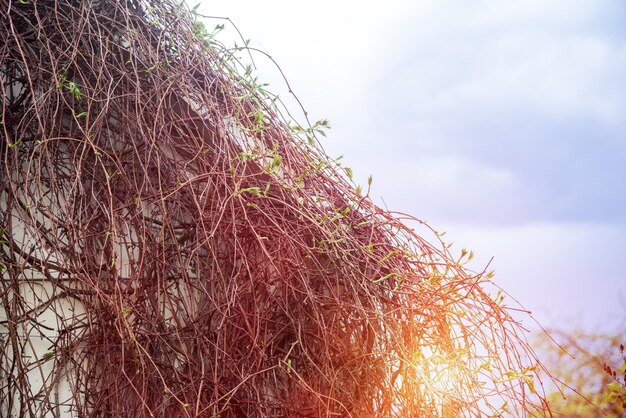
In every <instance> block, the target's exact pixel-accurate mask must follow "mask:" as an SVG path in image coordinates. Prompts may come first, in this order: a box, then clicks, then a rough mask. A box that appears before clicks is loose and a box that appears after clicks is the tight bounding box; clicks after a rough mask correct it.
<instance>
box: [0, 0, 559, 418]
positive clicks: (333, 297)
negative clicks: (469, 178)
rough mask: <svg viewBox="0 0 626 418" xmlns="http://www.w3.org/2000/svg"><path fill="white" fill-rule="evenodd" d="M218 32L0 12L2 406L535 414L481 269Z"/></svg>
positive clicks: (52, 12)
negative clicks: (364, 173)
mask: <svg viewBox="0 0 626 418" xmlns="http://www.w3.org/2000/svg"><path fill="white" fill-rule="evenodd" d="M222 29H223V25H221V24H220V25H217V26H216V27H215V29H214V30H208V29H207V26H206V25H205V23H204V22H203V21H202V19H200V17H199V16H198V15H197V13H195V10H189V9H188V8H187V7H186V6H185V5H181V4H180V3H179V2H178V1H173V0H163V1H156V0H101V1H79V0H40V1H36V2H35V1H32V2H31V1H25V2H15V1H10V0H3V1H2V2H1V3H0V74H1V77H2V82H3V84H4V88H3V89H2V90H1V91H2V93H1V94H2V96H0V98H1V103H2V109H1V112H2V116H1V118H2V128H1V129H2V133H1V135H2V136H0V161H1V167H0V169H1V175H0V205H1V208H2V211H0V213H1V214H2V217H1V222H2V224H1V225H0V226H1V227H2V230H3V231H4V234H3V238H2V243H1V244H0V264H1V265H2V266H3V268H4V271H3V275H2V281H0V303H1V306H2V310H1V313H2V315H3V317H2V318H0V324H1V325H2V327H4V329H3V336H2V339H1V340H0V343H1V344H2V349H1V350H0V379H1V381H0V414H3V415H11V414H12V415H14V416H41V415H45V414H46V413H56V411H59V410H60V409H63V410H64V411H69V413H71V414H72V415H75V416H133V417H148V416H151V417H152V416H159V417H160V416H163V417H170V416H176V417H178V416H223V417H249V416H258V417H270V416H290V417H297V416H302V417H303V416H309V417H318V416H352V417H372V416H385V417H386V416H399V417H411V416H416V417H417V416H419V417H435V416H441V415H442V414H445V415H451V416H484V415H502V414H505V413H508V414H513V415H515V416H523V415H530V414H533V415H547V414H549V411H547V410H545V404H544V403H543V399H542V397H541V393H537V389H538V388H540V387H541V386H540V385H538V383H539V377H540V370H541V365H540V364H538V363H537V361H536V358H535V357H534V356H533V352H532V350H531V349H530V348H529V346H528V345H527V343H526V341H525V339H524V333H523V330H522V329H521V328H520V326H519V325H518V323H517V322H516V321H515V319H514V318H513V317H512V315H511V311H510V309H509V308H508V307H507V306H506V304H505V303H503V300H502V298H501V297H500V295H497V296H495V297H493V296H492V295H491V293H490V292H491V291H490V289H493V287H492V284H491V275H490V274H489V273H487V272H473V271H470V270H468V269H467V268H466V266H465V263H466V262H467V260H468V259H469V258H470V257H471V253H468V252H463V253H462V254H461V257H459V256H456V255H454V254H452V252H451V251H450V247H449V246H447V245H445V244H444V243H443V242H442V241H441V240H440V236H439V235H438V234H436V233H434V231H433V230H431V229H430V228H429V227H428V226H426V225H424V224H423V223H421V222H420V221H419V220H417V219H414V218H411V217H408V216H407V217H402V218H401V217H399V216H398V215H395V214H393V213H390V212H388V211H386V210H383V209H381V208H379V207H377V206H376V205H374V204H373V203H372V201H371V200H370V199H369V196H368V193H365V194H364V193H363V190H362V189H361V188H358V187H357V186H356V185H355V184H354V183H353V182H352V180H351V177H352V171H351V170H350V169H349V168H347V167H342V166H341V164H340V163H339V161H338V160H333V159H331V158H329V157H328V156H327V155H326V154H325V153H324V151H323V149H322V148H321V146H320V145H319V141H318V137H319V136H323V134H324V133H325V131H326V129H327V128H329V123H328V122H327V121H325V120H321V121H318V122H313V123H310V122H309V121H308V120H307V119H306V113H304V121H302V122H296V121H295V120H294V118H292V117H291V116H289V115H290V111H289V110H287V109H284V108H283V107H282V105H281V102H280V100H279V99H278V97H276V96H275V95H272V94H271V93H270V92H268V91H267V89H266V87H267V86H266V85H265V84H263V83H260V82H259V81H258V80H257V78H256V77H255V76H254V70H253V68H252V67H251V66H250V65H249V64H247V63H246V62H244V61H243V59H242V58H241V57H240V56H239V54H240V53H244V52H246V51H251V50H252V48H250V47H249V42H248V41H244V42H243V46H236V47H234V48H229V47H225V46H223V45H222V44H221V43H220V42H219V41H218V40H217V37H216V35H217V34H218V33H219V32H220V31H221V30H222ZM370 185H371V181H369V182H368V191H369V186H370ZM415 227H420V228H421V229H420V232H421V233H423V235H424V236H422V235H420V234H418V233H417V232H416V231H415V229H414V228H415ZM35 340H39V341H45V349H43V350H39V349H37V348H36V346H35V344H34V343H33V341H35Z"/></svg>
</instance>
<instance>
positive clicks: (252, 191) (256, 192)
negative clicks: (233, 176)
mask: <svg viewBox="0 0 626 418" xmlns="http://www.w3.org/2000/svg"><path fill="white" fill-rule="evenodd" d="M243 193H249V194H251V195H254V196H260V195H261V189H260V188H259V187H256V186H255V187H246V188H244V189H239V190H238V191H237V194H238V195H240V194H243Z"/></svg>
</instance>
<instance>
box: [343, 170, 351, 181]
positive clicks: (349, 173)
mask: <svg viewBox="0 0 626 418" xmlns="http://www.w3.org/2000/svg"><path fill="white" fill-rule="evenodd" d="M344 170H345V171H346V174H347V175H348V178H349V179H350V180H352V169H351V168H350V167H345V168H344Z"/></svg>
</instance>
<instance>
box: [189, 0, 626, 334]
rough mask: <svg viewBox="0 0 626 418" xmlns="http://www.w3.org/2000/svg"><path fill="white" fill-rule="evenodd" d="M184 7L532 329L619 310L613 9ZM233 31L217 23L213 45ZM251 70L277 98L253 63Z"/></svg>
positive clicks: (619, 107)
mask: <svg viewBox="0 0 626 418" xmlns="http://www.w3.org/2000/svg"><path fill="white" fill-rule="evenodd" d="M220 3H221V4H220ZM199 10H200V11H201V12H202V13H204V14H207V15H212V16H222V17H229V18H230V19H231V20H232V21H233V22H234V23H235V24H236V25H237V27H238V28H239V30H240V31H241V32H242V33H243V35H244V37H245V38H250V39H251V40H252V45H253V46H258V47H260V48H261V49H263V50H265V51H267V52H268V53H269V54H270V55H272V57H274V58H275V59H276V60H277V61H278V63H279V64H280V65H281V68H282V69H283V71H284V72H285V74H286V75H287V78H288V79H289V82H290V83H291V85H292V87H293V89H294V91H295V92H296V94H297V95H298V96H299V98H300V99H301V101H302V102H303V103H304V105H305V107H306V108H307V110H308V111H309V114H310V116H311V118H313V119H321V118H328V119H329V120H330V121H331V124H332V125H333V128H332V129H331V131H330V133H329V138H328V139H327V140H325V142H324V146H325V148H326V150H327V151H328V152H329V154H331V155H333V156H338V155H344V156H345V157H344V162H345V164H346V165H348V166H351V167H352V168H353V170H354V172H355V177H356V179H357V180H358V181H359V182H361V183H365V182H366V180H365V179H366V178H367V176H369V175H370V174H372V175H373V177H374V188H373V193H372V195H373V198H374V200H375V202H376V203H378V204H379V205H381V206H382V205H386V206H387V207H388V208H389V209H391V210H397V211H401V212H406V213H410V214H412V215H414V216H416V217H418V218H420V219H423V220H426V221H428V222H429V224H431V225H432V226H433V227H434V228H435V229H438V230H445V231H447V235H446V237H448V240H450V241H453V242H454V243H455V245H454V248H457V250H458V251H460V249H461V248H463V247H468V248H471V249H473V250H474V251H475V252H476V254H477V259H476V262H475V264H474V267H475V269H477V270H480V269H482V267H483V265H484V264H486V263H487V262H488V260H489V259H490V258H491V257H492V256H493V257H494V261H493V262H492V264H491V267H493V268H495V270H496V282H497V283H498V284H500V285H501V286H503V287H504V288H505V289H506V290H508V291H509V292H510V293H511V294H512V295H513V296H515V297H516V298H517V299H518V300H519V301H520V302H521V303H522V304H523V305H524V306H525V307H527V308H529V309H531V310H532V311H533V313H534V314H535V316H536V317H537V319H539V321H540V322H541V323H542V324H544V325H546V326H570V325H571V324H573V323H577V322H579V323H580V324H582V326H585V327H587V328H591V327H597V326H601V327H612V326H615V325H616V323H617V321H618V320H619V319H623V318H624V317H625V316H626V277H625V274H626V273H624V268H623V267H622V263H623V260H625V259H626V186H625V184H624V183H625V182H626V138H625V137H624V132H626V3H624V2H623V1H621V0H614V1H609V0H606V1H603V0H587V1H582V0H578V1H576V0H554V1H550V2H546V1H540V0H525V1H506V0H500V1H497V0H491V1H477V2H471V4H470V3H469V2H461V1H445V0H444V1H419V0H417V1H400V0H388V1H386V2H372V3H371V4H370V5H368V3H367V2H356V1H329V0H320V1H317V2H310V3H300V2H297V3H294V2H289V1H265V2H253V1H249V0H230V1H228V2H218V3H212V2H209V1H205V2H204V4H202V5H201V7H200V9H199ZM235 35H236V32H235V30H234V29H233V28H232V26H229V25H227V26H226V30H225V31H224V33H223V34H222V38H221V39H222V40H223V41H224V42H225V43H227V44H231V43H232V41H231V39H234V38H235ZM254 59H255V63H256V65H257V69H258V74H259V76H260V78H261V79H262V80H266V81H268V82H269V83H270V84H271V86H270V89H271V90H272V91H275V92H278V93H281V95H284V96H283V97H287V95H286V94H285V91H286V89H285V86H284V83H281V81H280V76H279V74H278V71H276V69H275V68H273V66H272V64H271V63H270V62H269V60H267V59H264V58H263V57H262V56H255V57H254ZM287 105H288V106H290V107H292V106H293V103H292V102H289V101H287ZM382 199H384V201H383V200H382ZM525 323H527V325H529V326H531V323H530V322H528V321H525Z"/></svg>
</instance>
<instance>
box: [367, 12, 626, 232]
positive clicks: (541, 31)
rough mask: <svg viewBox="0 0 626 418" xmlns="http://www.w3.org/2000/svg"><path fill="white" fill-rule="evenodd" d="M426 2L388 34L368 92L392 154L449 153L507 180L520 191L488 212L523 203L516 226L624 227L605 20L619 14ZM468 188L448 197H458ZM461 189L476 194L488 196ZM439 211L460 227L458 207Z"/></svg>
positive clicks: (612, 30) (479, 185)
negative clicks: (562, 223) (543, 223)
mask: <svg viewBox="0 0 626 418" xmlns="http://www.w3.org/2000/svg"><path fill="white" fill-rule="evenodd" d="M429 4H430V7H429V8H424V9H422V10H421V11H420V12H419V13H418V14H416V15H412V16H410V17H407V19H406V23H405V25H404V26H401V27H397V28H395V29H393V30H392V31H390V33H389V36H388V38H387V42H386V44H387V45H388V48H387V49H386V50H385V51H382V52H381V54H382V55H383V56H384V57H385V59H383V60H382V61H383V62H384V63H385V64H382V65H380V66H379V67H377V68H378V70H377V71H378V72H377V74H376V75H375V76H374V77H375V80H376V81H375V82H372V83H370V84H371V85H374V86H379V87H378V88H376V89H375V90H374V93H373V94H374V96H375V100H373V102H375V103H378V104H377V105H375V106H374V107H373V112H372V113H371V115H370V118H371V119H372V120H378V124H379V125H380V127H379V128H378V131H380V132H383V131H386V133H387V135H388V136H389V137H390V138H391V140H390V141H388V142H387V144H388V145H389V153H390V154H393V153H394V152H396V150H405V149H409V150H411V151H412V152H413V154H416V155H420V158H434V159H436V158H441V157H442V156H446V157H450V155H453V156H455V157H459V158H460V157H462V158H465V159H467V160H469V161H472V162H474V163H476V164H477V165H480V166H482V167H483V169H491V170H498V171H502V170H506V171H509V172H510V173H512V175H514V176H515V177H516V179H518V182H517V185H516V187H511V188H510V189H508V191H503V193H497V194H493V195H492V198H491V199H490V200H491V201H488V202H486V203H487V206H490V207H496V208H497V207H500V206H501V205H500V204H499V202H498V200H499V199H505V200H508V201H515V200H519V197H520V196H524V198H527V199H529V201H528V202H526V203H527V204H526V205H525V206H526V207H527V208H528V211H527V212H526V213H522V212H521V211H517V212H516V215H518V218H517V221H518V222H526V221H529V220H534V221H557V220H571V221H584V220H589V221H598V220H601V219H606V220H611V221H617V220H625V219H626V189H624V188H621V189H619V190H618V189H617V188H615V187H612V184H614V183H615V181H616V179H619V178H624V177H625V176H626V168H625V167H624V164H623V163H620V161H625V160H626V141H625V140H624V138H623V135H622V132H624V129H625V128H626V117H625V115H624V113H623V109H624V108H626V33H625V32H624V30H623V29H620V28H616V24H615V19H614V18H613V19H610V18H609V17H610V16H611V13H612V12H615V11H616V9H619V10H618V11H623V9H624V6H620V5H618V4H617V3H616V2H595V3H593V2H583V1H580V2H574V3H571V2H562V1H561V2H549V4H548V2H536V1H531V2H481V3H480V6H478V7H477V6H476V5H471V6H470V5H458V4H457V5H456V6H457V7H456V8H453V7H451V5H450V3H449V2H440V3H437V5H435V4H434V3H429ZM605 19H608V20H609V24H608V25H605V24H604V20H605ZM377 59H380V57H378V58H377ZM434 159H433V161H435V160H434ZM443 171H444V170H443V169H442V170H439V171H438V172H435V173H434V174H433V175H435V176H442V175H444V174H445V173H443ZM465 180H466V179H465V178H463V177H459V178H458V180H457V183H456V185H455V186H454V187H452V188H451V189H448V190H450V193H451V194H458V193H463V192H464V191H466V190H467V187H468V182H467V181H465ZM469 187H475V188H474V192H475V193H476V194H477V195H480V194H481V190H482V189H484V188H485V187H486V188H488V189H489V188H490V186H489V184H488V183H484V182H474V183H473V186H472V184H470V185H469ZM440 213H441V219H445V220H448V221H450V220H452V221H453V220H460V219H461V218H459V217H458V213H457V211H455V210H454V209H453V210H451V211H443V212H440ZM475 215H476V218H474V221H476V222H484V221H485V220H488V219H491V220H492V221H493V222H498V221H499V220H502V219H505V218H506V219H509V220H510V217H501V216H500V217H498V216H494V214H493V213H492V212H491V211H486V212H485V211H484V212H476V213H475ZM481 215H482V216H485V218H482V219H481V218H480V216H481Z"/></svg>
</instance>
